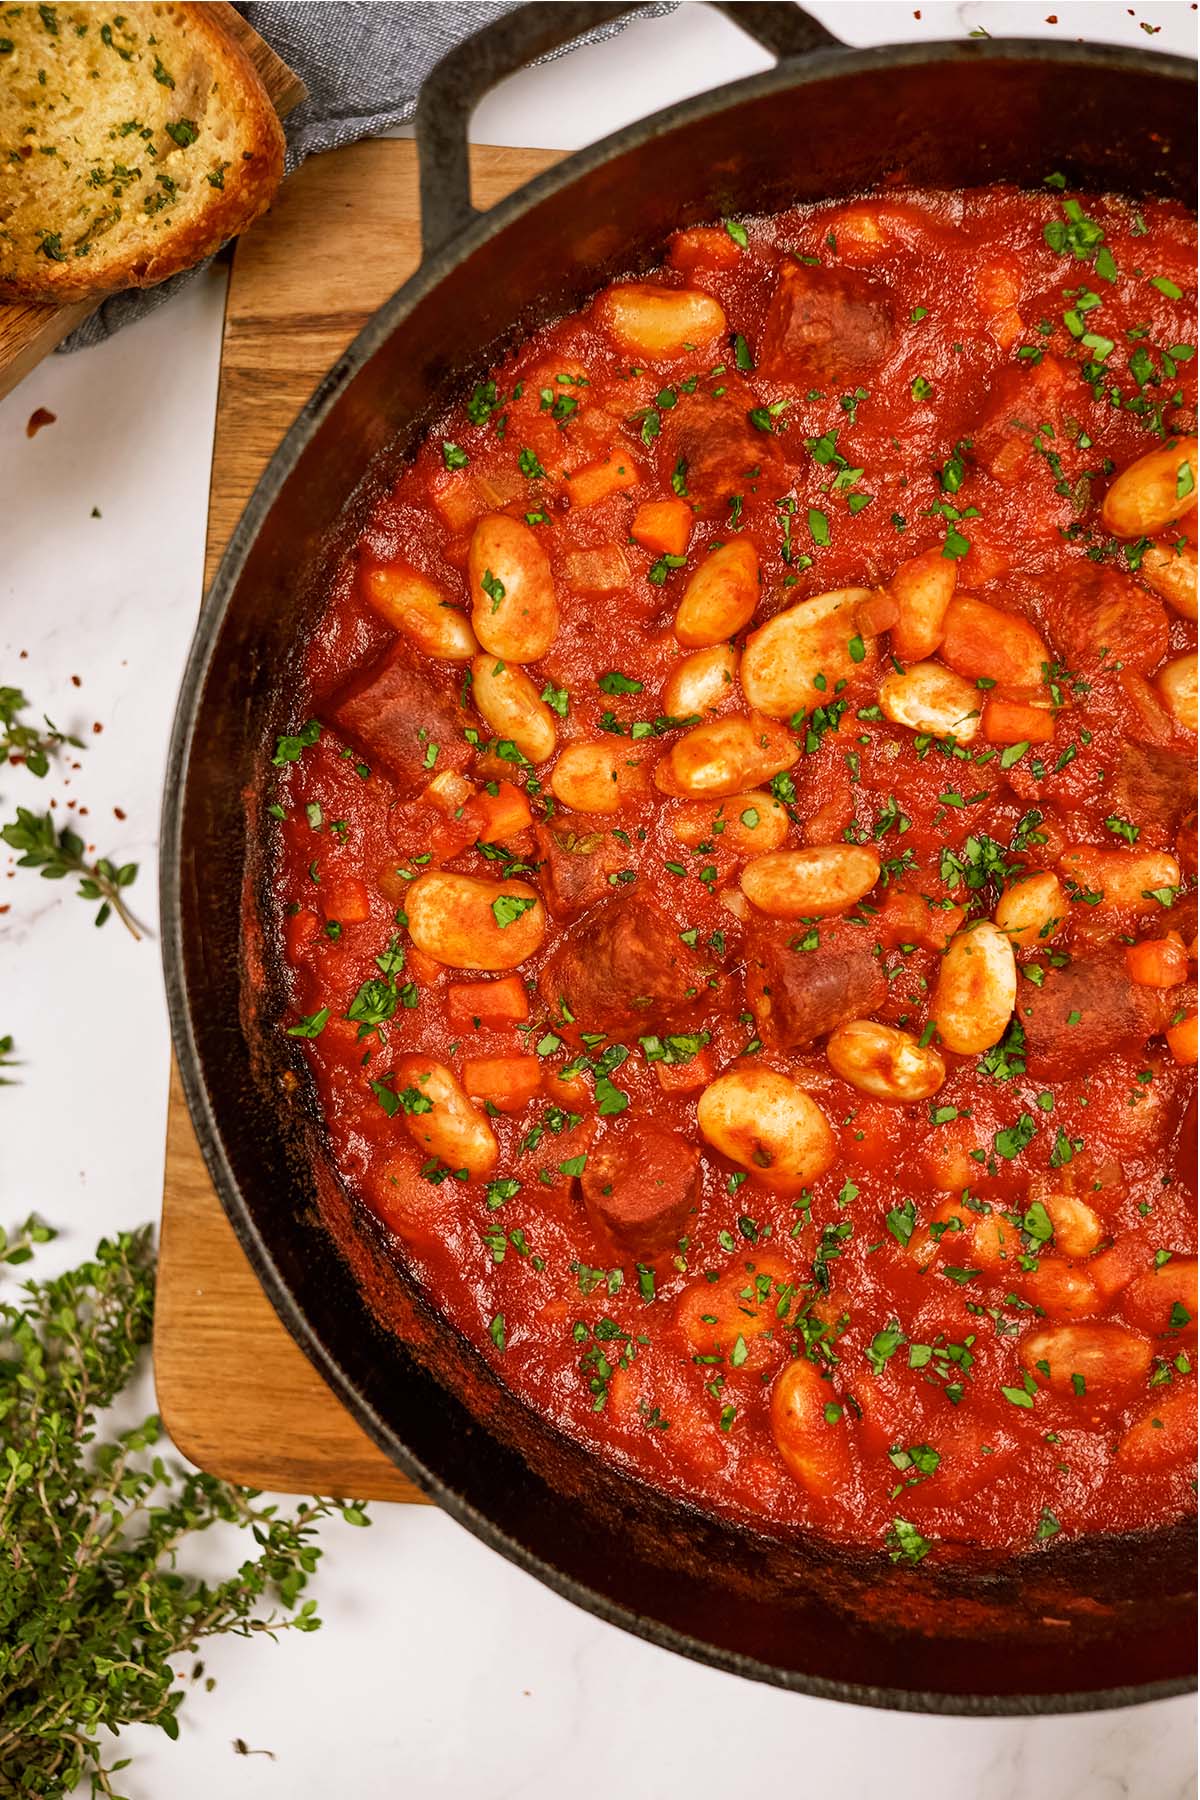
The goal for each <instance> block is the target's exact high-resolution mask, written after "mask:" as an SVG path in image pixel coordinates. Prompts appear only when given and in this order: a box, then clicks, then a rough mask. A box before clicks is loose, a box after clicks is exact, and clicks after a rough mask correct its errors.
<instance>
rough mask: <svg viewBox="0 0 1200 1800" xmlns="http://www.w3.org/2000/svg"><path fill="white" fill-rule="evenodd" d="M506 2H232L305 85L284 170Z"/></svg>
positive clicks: (148, 307)
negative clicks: (399, 3)
mask: <svg viewBox="0 0 1200 1800" xmlns="http://www.w3.org/2000/svg"><path fill="white" fill-rule="evenodd" d="M513 10H514V0H468V3H467V4H461V5H460V4H446V3H445V0H427V3H426V4H424V5H422V4H412V3H410V4H407V5H395V4H392V0H247V4H244V5H239V6H238V11H239V12H240V13H241V14H242V17H243V18H244V19H245V20H246V22H247V24H249V25H252V26H253V27H254V29H255V31H257V32H258V34H259V36H260V37H261V38H265V39H266V41H267V43H268V44H270V46H271V48H272V50H274V51H275V53H276V55H277V56H281V57H282V58H283V60H284V62H285V63H287V65H288V67H289V68H291V69H293V70H294V71H295V72H296V74H297V75H299V77H300V78H301V80H302V81H303V82H304V85H305V87H306V88H307V89H308V98H307V99H306V100H305V101H304V103H303V105H301V106H298V107H296V109H295V111H294V112H292V113H291V114H289V116H288V117H287V118H286V119H285V120H284V131H285V133H286V136H287V165H286V166H287V169H288V172H289V174H290V172H291V171H292V170H293V169H296V168H298V167H299V165H300V164H301V163H302V162H303V161H304V159H305V157H307V156H313V155H315V154H316V153H317V152H318V151H321V150H332V149H334V148H335V147H336V146H337V145H339V144H354V143H357V142H358V140H359V139H360V138H366V137H377V136H378V135H379V134H380V133H381V132H384V131H389V130H391V129H393V128H394V127H395V126H397V125H405V124H407V123H408V121H409V120H410V119H411V118H412V116H413V114H414V112H415V111H416V107H417V95H418V93H419V92H420V88H421V83H422V82H423V81H424V79H425V77H426V75H427V74H428V73H429V71H430V69H432V68H433V65H434V64H435V63H436V62H438V61H439V60H440V59H441V58H442V57H443V56H444V55H445V54H446V52H447V51H448V50H452V49H453V48H454V46H455V45H456V44H460V43H462V41H463V39H464V38H467V37H470V36H471V34H472V32H475V31H479V30H481V29H482V27H483V26H484V25H490V24H491V23H492V21H493V19H498V18H500V17H501V16H502V14H504V13H507V12H512V11H513ZM674 10H675V7H674V5H673V4H656V5H649V6H645V7H643V9H642V11H641V13H640V14H637V15H633V16H636V17H646V16H650V17H657V16H661V15H662V14H664V13H669V12H674ZM629 22H630V21H629V18H628V17H627V18H622V19H615V20H612V21H610V22H609V23H607V24H602V25H596V26H593V27H592V29H591V30H590V31H586V32H584V33H583V34H582V36H580V37H577V38H575V39H574V40H573V42H572V43H570V44H567V45H564V46H563V49H562V50H558V51H555V52H554V53H553V55H554V56H562V55H565V54H566V52H567V51H569V50H574V49H576V48H577V47H578V46H579V45H581V44H597V43H600V42H601V40H602V39H604V38H610V37H613V36H615V35H616V33H617V32H619V31H623V30H624V28H625V26H626V25H627V24H628V23H629ZM541 60H543V61H551V60H552V57H545V58H542V59H541ZM200 267H207V264H201V265H200ZM197 273H198V269H185V270H184V271H183V273H182V274H180V275H173V276H172V277H171V279H170V280H169V281H164V282H163V283H162V284H161V285H160V286H159V287H154V288H136V289H130V290H128V291H127V292H125V293H122V294H114V295H112V297H111V298H110V299H108V300H105V301H102V303H101V305H100V306H99V308H98V309H97V310H96V311H95V312H94V313H93V314H92V315H91V317H90V318H89V319H85V321H84V323H83V324H82V325H80V326H79V327H78V328H77V330H75V331H73V332H72V333H71V335H70V337H68V338H66V339H65V340H64V342H63V343H61V344H60V345H59V346H58V348H59V349H60V350H64V351H70V350H85V349H87V348H88V347H89V346H90V345H91V344H98V343H101V342H102V341H103V340H104V339H105V338H108V337H111V336H112V335H113V333H114V332H115V331H120V330H121V329H122V328H123V327H124V326H126V325H130V324H132V323H133V321H134V320H135V319H140V318H142V317H143V316H144V315H145V314H146V313H148V312H151V311H153V309H154V308H155V307H156V306H161V305H162V304H163V302H164V301H166V300H169V299H170V298H171V296H172V295H173V294H177V293H178V292H179V290H180V288H181V287H183V286H184V284H185V283H186V282H189V281H191V279H192V278H193V276H194V275H196V274H197Z"/></svg>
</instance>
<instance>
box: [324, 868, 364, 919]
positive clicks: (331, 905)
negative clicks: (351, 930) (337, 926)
mask: <svg viewBox="0 0 1200 1800" xmlns="http://www.w3.org/2000/svg"><path fill="white" fill-rule="evenodd" d="M321 911H322V912H323V913H324V914H325V917H326V918H327V919H338V920H340V921H341V923H342V924H343V925H361V924H362V923H363V921H364V919H369V918H370V916H371V896H370V893H369V892H368V890H367V884H366V882H365V881H360V880H359V879H358V876H357V875H335V876H334V877H333V879H332V880H331V881H327V882H326V883H325V884H324V886H323V887H322V889H321Z"/></svg>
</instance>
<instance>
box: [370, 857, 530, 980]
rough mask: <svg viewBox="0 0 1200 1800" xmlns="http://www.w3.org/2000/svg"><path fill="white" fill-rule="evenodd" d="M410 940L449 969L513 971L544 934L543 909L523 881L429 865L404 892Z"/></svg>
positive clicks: (528, 955)
mask: <svg viewBox="0 0 1200 1800" xmlns="http://www.w3.org/2000/svg"><path fill="white" fill-rule="evenodd" d="M405 911H406V912H407V914H408V929H409V933H410V935H411V937H412V941H413V943H414V944H415V945H416V946H417V949H418V950H423V951H424V952H425V954H426V956H432V957H433V958H434V959H435V961H437V962H440V963H446V964H447V965H448V966H449V967H450V968H452V969H515V968H516V967H517V966H518V965H519V964H520V963H523V962H524V961H525V960H526V958H527V957H530V956H532V955H533V953H534V951H535V950H537V949H538V948H539V947H540V945H541V942H542V939H543V938H544V937H545V935H546V912H545V908H544V907H543V905H542V902H541V900H540V899H539V898H538V895H537V892H536V890H535V889H533V888H531V887H529V886H528V885H527V884H526V883H525V882H523V881H485V880H482V879H481V878H479V877H478V876H475V875H452V874H449V873H448V872H447V871H446V870H444V869H431V870H429V872H428V873H427V874H425V875H418V876H417V879H416V880H415V881H414V882H411V883H410V884H409V887H408V890H407V892H406V894H405Z"/></svg>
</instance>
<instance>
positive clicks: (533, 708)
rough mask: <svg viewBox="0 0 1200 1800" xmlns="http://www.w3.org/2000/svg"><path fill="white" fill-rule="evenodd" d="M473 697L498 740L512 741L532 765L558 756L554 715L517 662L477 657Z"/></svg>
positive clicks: (473, 678)
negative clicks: (555, 753) (556, 752)
mask: <svg viewBox="0 0 1200 1800" xmlns="http://www.w3.org/2000/svg"><path fill="white" fill-rule="evenodd" d="M471 696H472V698H473V700H474V701H475V704H476V706H477V707H478V708H479V711H480V713H481V714H482V715H483V718H484V720H485V721H486V723H487V724H488V725H489V726H490V727H491V729H492V730H493V731H494V732H495V734H496V736H497V737H498V738H508V739H510V740H511V741H512V743H514V744H515V745H516V746H517V749H518V750H519V751H520V752H521V755H522V756H526V757H528V758H529V761H530V762H531V763H540V762H545V761H546V759H547V757H550V756H553V755H554V749H555V745H556V744H557V742H558V731H557V728H556V726H555V723H554V714H553V713H552V712H551V711H550V708H549V707H548V706H547V705H546V704H545V702H544V701H543V700H542V699H541V697H540V695H539V694H538V690H537V688H536V686H535V685H534V683H533V682H532V681H531V680H530V679H529V677H528V675H527V674H526V673H525V671H524V669H522V668H521V667H520V665H519V664H517V663H506V662H502V661H501V660H500V659H499V658H498V657H495V656H490V655H488V656H477V657H476V658H475V660H474V662H473V663H472V664H471Z"/></svg>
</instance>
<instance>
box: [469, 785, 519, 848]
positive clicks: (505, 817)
mask: <svg viewBox="0 0 1200 1800" xmlns="http://www.w3.org/2000/svg"><path fill="white" fill-rule="evenodd" d="M468 811H469V812H470V813H472V814H474V815H475V816H477V817H478V818H479V820H480V829H479V831H478V833H477V836H478V837H480V838H482V839H483V841H484V843H485V844H503V843H504V842H505V840H506V839H507V838H511V837H515V836H516V834H517V832H518V831H524V830H525V829H526V828H527V826H529V825H532V823H533V814H532V813H531V812H530V810H529V802H528V800H527V799H526V798H525V796H524V794H523V793H522V792H521V790H520V788H519V787H514V786H513V783H512V782H511V781H502V782H500V783H499V784H498V791H497V792H496V793H494V794H489V793H487V792H486V790H485V791H484V792H483V793H482V794H476V796H475V798H474V800H472V801H471V803H470V806H469V808H468Z"/></svg>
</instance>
